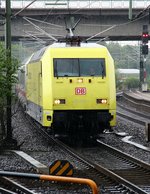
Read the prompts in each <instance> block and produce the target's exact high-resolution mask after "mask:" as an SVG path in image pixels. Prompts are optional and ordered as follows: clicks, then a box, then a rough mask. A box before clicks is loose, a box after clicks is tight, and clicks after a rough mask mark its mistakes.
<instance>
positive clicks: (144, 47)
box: [140, 25, 149, 92]
mask: <svg viewBox="0 0 150 194" xmlns="http://www.w3.org/2000/svg"><path fill="white" fill-rule="evenodd" d="M141 40H142V42H141V47H140V88H141V90H142V91H143V92H146V91H147V82H146V56H147V55H148V40H149V34H148V25H143V32H142V37H141Z"/></svg>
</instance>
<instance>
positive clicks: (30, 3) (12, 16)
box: [12, 0, 37, 17]
mask: <svg viewBox="0 0 150 194" xmlns="http://www.w3.org/2000/svg"><path fill="white" fill-rule="evenodd" d="M35 1H37V0H33V1H32V2H31V3H29V4H28V5H27V6H25V7H24V8H22V9H21V10H20V11H18V12H17V13H15V14H14V15H13V16H12V17H16V16H17V15H18V14H19V13H21V12H22V11H24V10H25V9H27V8H28V7H29V6H30V5H32V4H33V3H34V2H35Z"/></svg>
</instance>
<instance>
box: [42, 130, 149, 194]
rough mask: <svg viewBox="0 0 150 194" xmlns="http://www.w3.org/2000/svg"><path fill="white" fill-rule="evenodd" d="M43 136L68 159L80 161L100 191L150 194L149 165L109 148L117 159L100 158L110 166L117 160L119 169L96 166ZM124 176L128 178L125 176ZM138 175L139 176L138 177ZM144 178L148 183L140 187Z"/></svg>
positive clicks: (49, 137) (61, 144)
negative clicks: (54, 144) (56, 146)
mask: <svg viewBox="0 0 150 194" xmlns="http://www.w3.org/2000/svg"><path fill="white" fill-rule="evenodd" d="M41 134H42V135H43V136H44V137H46V138H47V139H48V141H52V140H53V141H56V142H55V143H57V145H59V146H60V148H61V149H63V150H64V151H65V152H66V153H67V154H68V155H70V156H69V157H68V158H72V160H76V161H78V163H80V165H82V166H83V169H85V172H87V171H88V177H86V178H89V177H90V178H92V179H93V180H94V181H95V182H96V183H97V185H99V187H100V191H101V192H102V193H107V192H108V193H122V192H124V193H140V194H146V193H150V188H149V183H150V182H149V180H150V172H149V170H150V166H149V165H148V164H147V165H146V164H145V165H144V163H143V164H142V162H139V161H137V160H135V159H134V158H132V157H130V159H127V158H128V156H127V155H125V154H124V156H122V155H123V154H122V153H121V152H118V153H117V154H116V150H115V151H114V150H113V148H110V147H109V146H108V147H109V148H107V150H110V149H111V153H110V156H112V153H113V152H115V154H116V157H115V154H113V157H112V159H111V157H106V158H105V157H104V156H105V154H98V155H99V158H101V160H102V159H103V160H104V161H105V163H106V164H108V163H109V165H111V164H112V163H115V164H116V161H117V160H118V162H119V164H120V165H118V169H115V170H114V169H111V168H110V169H109V168H108V167H107V166H104V165H101V163H97V164H96V163H95V162H94V161H91V159H90V160H89V159H87V158H86V157H84V156H83V155H82V156H81V155H80V154H79V153H78V152H75V151H74V150H73V149H71V148H70V147H68V146H66V145H65V144H63V143H62V142H60V141H58V140H54V139H52V138H51V136H49V135H48V134H47V133H46V132H45V131H42V132H41ZM101 145H102V143H101ZM106 146H107V145H104V144H103V152H105V150H106ZM112 150H113V151H112ZM95 152H96V151H95ZM107 152H108V151H107ZM106 156H107V154H106ZM90 158H93V152H92V154H91V155H90ZM120 158H121V159H120ZM131 158H132V159H131ZM121 160H122V162H121ZM130 168H131V169H132V172H131V173H130V175H129V176H128V177H127V174H128V172H129V171H130ZM121 169H123V170H124V171H122V170H121ZM119 170H120V171H119ZM83 172H84V171H83ZM121 172H123V174H121ZM132 173H133V174H132ZM134 173H136V176H134ZM124 174H125V175H126V176H124ZM137 174H139V176H138V177H137ZM86 176H87V175H86ZM143 176H144V177H147V182H146V181H145V182H144V181H142V182H141V184H143V185H140V184H138V182H140V181H141V180H142V179H141V177H143ZM129 177H130V179H129ZM134 179H135V181H134ZM147 190H148V192H147Z"/></svg>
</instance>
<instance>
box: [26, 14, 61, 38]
mask: <svg viewBox="0 0 150 194" xmlns="http://www.w3.org/2000/svg"><path fill="white" fill-rule="evenodd" d="M23 19H24V20H26V21H27V22H29V23H30V24H31V25H33V26H34V27H35V29H37V30H38V31H40V32H43V33H44V34H45V35H47V36H48V37H49V38H51V39H53V40H54V41H58V40H57V39H56V38H55V37H53V36H51V35H50V34H49V33H47V32H45V31H44V30H43V29H41V28H40V27H39V26H37V25H35V24H34V23H33V22H31V21H30V20H28V19H27V18H26V17H23Z"/></svg>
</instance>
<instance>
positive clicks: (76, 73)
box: [54, 58, 106, 78]
mask: <svg viewBox="0 0 150 194" xmlns="http://www.w3.org/2000/svg"><path fill="white" fill-rule="evenodd" d="M88 76H96V77H102V78H103V77H105V76H106V71H105V59H103V58H99V59H98V58H97V59H95V58H94V59H93V58H86V59H81V58H79V59H78V58H74V59H71V58H69V59H64V58H62V59H54V77H88Z"/></svg>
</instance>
